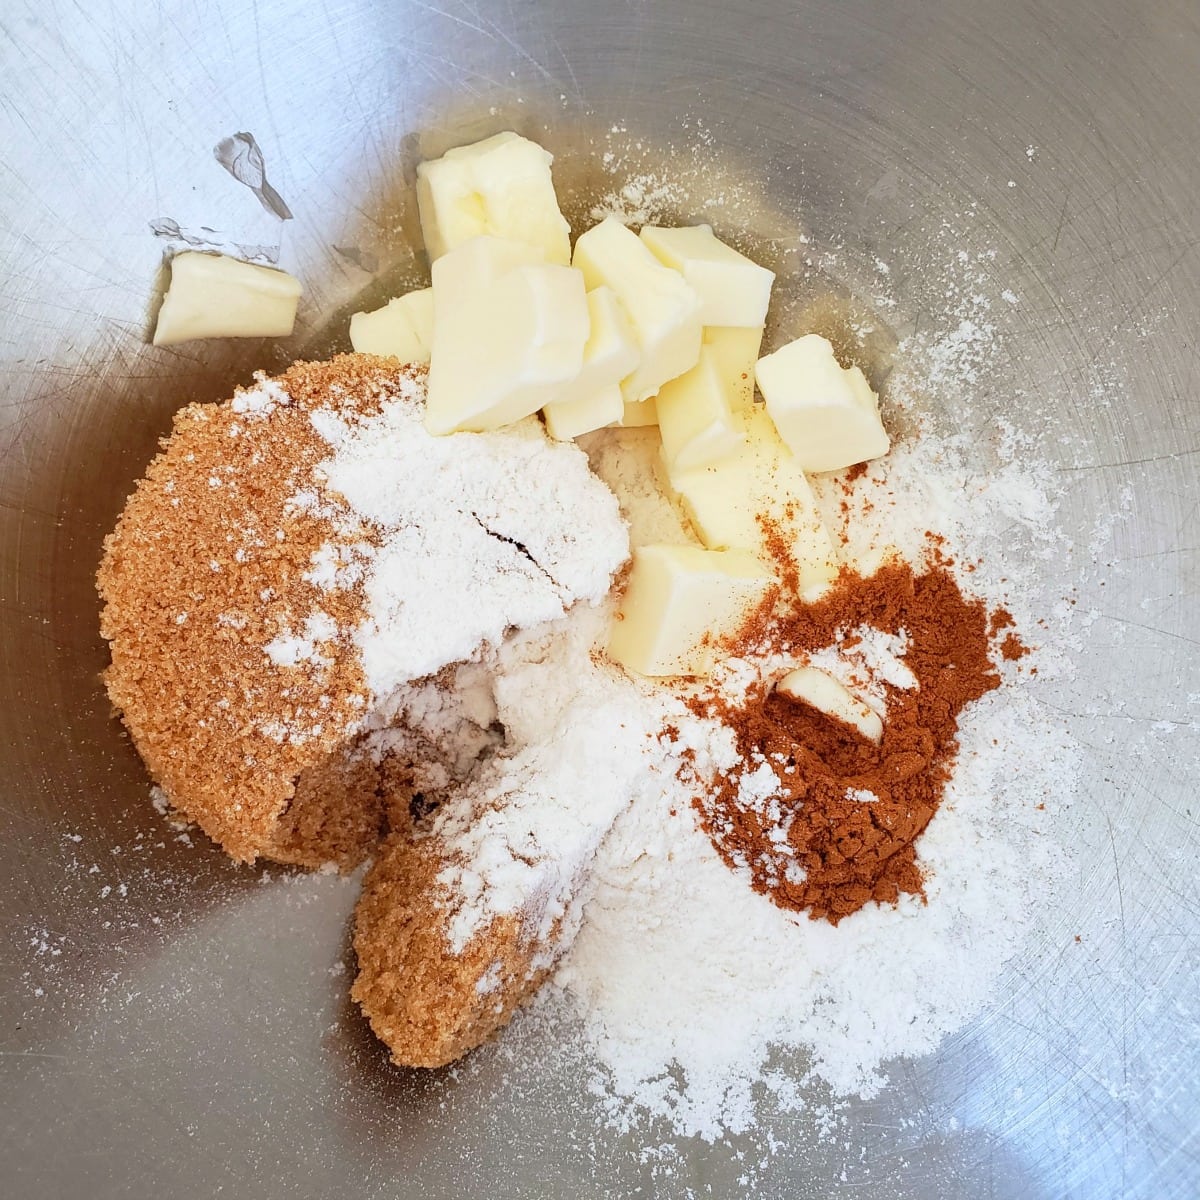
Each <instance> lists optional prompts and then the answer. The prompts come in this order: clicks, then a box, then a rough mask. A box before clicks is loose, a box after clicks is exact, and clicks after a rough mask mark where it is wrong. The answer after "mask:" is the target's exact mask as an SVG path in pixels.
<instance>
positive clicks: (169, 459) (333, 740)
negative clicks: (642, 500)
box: [97, 355, 420, 868]
mask: <svg viewBox="0 0 1200 1200" xmlns="http://www.w3.org/2000/svg"><path fill="white" fill-rule="evenodd" d="M419 374H420V368H412V367H401V366H400V365H399V364H398V363H396V362H395V361H394V360H390V359H382V358H374V357H371V356H366V355H342V356H340V357H338V358H335V359H333V360H331V361H329V362H321V363H297V364H295V365H294V366H293V367H291V368H290V369H289V370H288V371H286V372H285V373H284V374H283V375H281V376H280V377H279V378H278V379H277V380H271V379H265V378H263V377H261V376H260V377H259V379H258V382H257V385H256V386H255V387H252V388H249V389H239V391H238V393H237V395H235V396H234V397H233V398H232V399H230V400H228V401H225V402H224V403H221V404H216V405H206V404H192V405H188V406H187V407H186V408H184V409H182V410H181V411H180V412H179V413H178V414H177V415H176V417H175V424H174V429H173V431H172V433H171V435H170V436H169V437H167V438H166V439H164V441H163V443H162V451H161V453H160V454H159V455H158V457H157V458H155V460H154V461H153V462H152V463H151V464H150V467H149V469H148V470H147V472H146V475H145V477H144V478H143V479H142V480H141V481H140V482H139V483H138V485H137V487H136V489H135V490H134V492H133V494H132V495H131V496H130V497H129V500H128V502H127V503H126V506H125V510H124V512H123V513H122V515H121V518H120V520H119V522H118V523H117V527H116V529H115V530H114V532H113V533H112V534H111V535H110V536H109V537H108V538H107V539H106V541H105V544H104V558H103V561H102V563H101V565H100V569H99V572H98V575H97V586H98V588H99V590H100V594H101V597H102V599H103V601H104V608H103V612H102V614H101V632H102V633H103V635H104V637H105V638H107V639H108V641H109V644H110V649H111V653H112V665H111V666H110V667H109V668H108V671H107V672H106V674H105V682H106V684H107V687H108V692H109V696H110V697H111V698H112V701H113V703H114V704H115V705H116V707H117V708H118V709H119V711H120V713H121V715H122V717H123V719H124V721H125V724H126V726H127V727H128V729H129V732H130V734H131V735H132V737H133V741H134V744H135V745H136V746H137V749H138V751H139V753H140V754H141V756H142V758H143V759H144V761H145V763H146V765H147V767H148V768H149V770H150V773H151V775H152V776H153V777H154V779H155V780H156V781H157V782H158V783H159V784H160V785H161V786H162V788H163V789H164V790H165V792H166V794H167V797H168V798H169V800H170V801H171V804H172V805H173V806H174V807H175V808H176V809H178V810H179V811H180V812H181V813H182V814H183V815H184V816H185V817H187V818H188V819H190V820H193V821H195V822H196V823H197V824H199V825H200V827H201V828H202V829H203V830H204V831H205V832H206V833H207V834H208V835H209V836H210V837H212V838H213V839H214V840H215V841H217V842H219V843H220V844H221V845H222V846H223V847H224V848H225V850H226V851H228V853H229V854H230V855H231V856H232V857H233V858H235V859H238V860H240V861H252V860H254V859H255V858H256V857H258V856H260V855H262V856H265V857H268V858H272V859H276V860H278V861H282V862H288V863H296V864H299V865H303V866H310V867H315V866H320V865H323V864H325V863H329V862H332V863H336V864H337V865H338V866H340V867H342V868H348V867H350V866H353V865H354V864H355V863H357V862H359V861H360V860H361V859H362V858H363V856H364V855H365V854H366V853H367V852H368V851H369V850H370V849H371V848H372V847H373V846H374V845H375V844H376V842H377V840H378V838H379V836H380V833H381V829H382V826H383V822H384V800H383V796H384V795H385V794H386V792H387V790H388V788H387V787H385V786H383V785H382V784H381V782H380V780H381V771H382V772H385V773H386V771H387V770H388V767H387V765H386V764H381V763H379V762H377V761H376V760H375V756H372V755H371V754H368V753H366V751H365V747H364V746H363V745H362V740H361V737H360V734H359V727H360V723H361V720H362V717H363V715H364V711H365V709H366V708H367V707H368V704H369V696H368V689H367V687H366V683H365V681H364V676H363V671H362V665H361V661H360V657H359V653H358V650H357V648H356V646H355V644H354V641H353V633H354V630H355V628H356V627H357V625H358V623H359V621H360V620H361V618H362V614H363V596H362V592H361V585H360V584H358V583H357V582H354V581H353V579H352V578H346V579H344V580H342V581H341V582H337V581H336V580H335V581H333V582H332V584H331V582H330V581H329V580H320V581H318V577H317V576H316V575H315V573H314V556H318V555H319V553H320V552H321V551H322V548H323V547H327V545H328V543H330V541H331V539H334V538H335V537H336V541H337V542H338V543H339V544H341V545H346V544H354V543H356V542H357V543H359V544H361V545H362V546H364V547H367V548H369V547H370V546H371V545H372V544H373V542H374V541H375V540H376V534H375V532H374V531H373V530H372V529H371V528H369V527H366V526H363V525H362V524H361V523H360V522H357V521H356V520H355V519H354V518H353V517H352V515H351V514H350V513H349V511H348V509H347V506H346V505H345V504H344V502H342V501H341V500H340V498H339V497H337V496H336V495H331V494H326V493H325V492H324V491H323V490H322V489H321V487H320V481H319V479H318V478H317V477H316V475H315V474H314V469H315V468H316V467H317V464H318V463H320V462H321V461H322V460H323V459H325V458H326V457H328V455H329V452H330V448H329V445H328V443H327V442H326V441H325V440H324V439H323V438H322V437H321V436H320V435H319V434H318V433H317V431H316V429H315V428H314V427H313V423H312V420H311V419H310V418H311V413H312V412H313V410H314V409H317V408H322V409H332V410H333V411H334V412H335V413H336V414H337V415H338V416H339V417H340V418H341V419H343V420H346V421H349V422H351V423H352V422H354V421H355V420H359V419H361V418H363V417H365V416H369V415H371V414H372V413H374V412H377V411H378V410H379V407H380V404H381V401H382V400H383V398H385V397H386V396H387V395H388V394H390V393H392V392H394V390H395V388H396V385H397V382H398V381H399V380H400V377H401V376H406V377H407V378H408V379H410V380H411V379H414V378H417V377H418V376H419ZM314 614H319V616H320V619H319V620H318V621H317V622H316V624H315V626H314V625H313V624H311V623H309V624H307V625H306V623H308V622H310V618H312V617H313V615H314ZM306 629H307V631H308V633H310V634H312V635H313V636H312V637H310V638H309V639H308V643H309V644H308V645H303V638H304V636H305V631H306ZM298 643H299V644H301V645H302V647H303V649H304V650H309V649H311V652H310V653H299V654H297V652H296V650H295V646H296V645H297V644H298ZM272 644H274V645H276V646H278V647H281V649H280V650H277V652H276V653H275V655H274V656H272V655H271V654H270V653H268V649H267V648H268V647H269V646H271V645H272ZM289 645H291V646H292V650H291V652H289V649H288V647H289ZM392 783H393V784H394V781H392Z"/></svg>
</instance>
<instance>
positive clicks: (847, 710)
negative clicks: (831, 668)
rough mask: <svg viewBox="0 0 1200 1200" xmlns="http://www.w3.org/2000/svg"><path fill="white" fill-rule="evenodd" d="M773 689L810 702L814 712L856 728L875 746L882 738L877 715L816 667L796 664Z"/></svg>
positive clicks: (880, 724) (838, 681)
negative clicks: (797, 665)
mask: <svg viewBox="0 0 1200 1200" xmlns="http://www.w3.org/2000/svg"><path fill="white" fill-rule="evenodd" d="M775 690H776V691H779V692H782V693H783V694H784V695H785V696H790V697H791V698H792V699H793V700H799V701H800V702H801V703H803V704H810V705H812V707H813V708H815V709H816V710H817V711H818V712H822V713H824V714H825V715H826V716H827V717H832V718H833V719H834V720H835V721H841V722H842V724H843V725H849V726H850V727H851V728H852V729H855V730H857V731H858V732H859V733H860V734H862V736H863V737H864V738H866V739H867V741H869V742H874V743H875V744H876V745H877V746H878V745H879V743H880V742H881V741H883V721H882V720H881V719H880V716H879V714H878V713H877V712H876V711H875V710H874V709H873V708H870V707H868V706H867V705H866V704H864V703H863V702H862V701H861V700H860V699H859V698H858V697H857V696H855V695H854V694H853V692H851V691H850V690H849V689H848V688H847V687H846V686H845V685H844V684H843V683H842V682H841V680H839V679H834V677H833V676H832V675H829V674H827V673H826V672H825V671H821V670H819V669H818V668H816V667H797V668H796V669H795V670H794V671H789V672H788V673H787V674H786V675H785V676H784V677H783V678H782V679H781V680H780V681H779V682H778V683H777V684H776V685H775Z"/></svg>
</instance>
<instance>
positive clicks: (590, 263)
mask: <svg viewBox="0 0 1200 1200" xmlns="http://www.w3.org/2000/svg"><path fill="white" fill-rule="evenodd" d="M572 262H573V263H574V265H575V266H576V267H578V268H579V270H581V271H582V272H583V275H584V279H585V280H586V282H587V286H588V288H589V290H590V289H592V288H598V287H600V286H602V285H605V286H608V287H610V288H612V290H613V291H614V292H615V293H616V297H617V299H618V300H619V301H620V302H621V307H622V308H624V310H625V314H626V316H628V318H629V322H630V324H631V325H632V326H633V332H634V336H635V337H636V339H637V343H638V350H639V352H640V355H641V358H640V360H639V362H638V364H637V366H636V367H635V368H634V369H633V371H632V372H630V374H629V375H628V376H627V377H626V378H625V380H624V381H623V382H622V384H621V391H622V392H623V393H624V395H625V399H626V400H629V401H633V402H636V401H640V400H648V399H649V398H650V397H652V396H653V395H654V394H655V393H656V392H657V391H658V389H659V388H660V387H662V385H663V384H664V383H666V382H667V380H668V379H674V378H675V377H676V376H677V375H682V374H683V373H684V372H685V371H690V370H691V369H692V367H694V366H695V365H696V359H697V358H699V357H700V337H701V321H700V299H699V297H698V296H697V295H696V293H695V292H694V291H693V290H692V288H691V287H690V286H689V285H688V284H687V282H686V281H685V280H684V278H683V276H682V275H680V274H679V273H678V272H677V271H672V270H671V269H670V268H669V267H664V266H663V265H662V263H660V262H659V261H658V259H656V258H655V257H654V255H653V254H651V253H650V251H649V250H648V249H646V247H645V245H644V244H643V243H642V242H641V240H640V239H639V238H638V236H637V234H636V233H634V232H633V231H632V230H630V229H626V228H625V226H624V225H622V224H621V222H620V221H618V220H617V219H616V217H607V218H605V220H603V221H601V222H600V224H599V225H597V226H595V227H594V228H592V229H589V230H588V231H587V233H585V234H583V235H582V236H581V237H580V238H579V240H578V241H577V242H576V243H575V255H574V258H573V259H572Z"/></svg>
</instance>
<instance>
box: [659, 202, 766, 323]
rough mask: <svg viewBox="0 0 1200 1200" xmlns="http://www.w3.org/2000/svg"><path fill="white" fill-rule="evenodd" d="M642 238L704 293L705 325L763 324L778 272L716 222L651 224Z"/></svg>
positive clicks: (703, 320) (701, 297)
mask: <svg viewBox="0 0 1200 1200" xmlns="http://www.w3.org/2000/svg"><path fill="white" fill-rule="evenodd" d="M641 238H642V241H643V242H645V243H646V245H647V246H648V247H649V249H650V251H651V253H652V254H653V255H654V257H655V258H657V259H658V261H659V262H661V263H662V264H663V265H664V266H667V267H670V268H671V269H672V270H675V271H678V272H679V273H680V274H681V275H682V276H683V277H684V279H686V280H687V281H688V283H689V284H691V286H692V288H693V289H694V291H695V292H696V295H698V296H699V297H700V320H701V322H702V323H703V324H705V325H745V326H752V327H757V328H761V327H762V326H763V324H765V322H766V319H767V306H768V305H769V304H770V302H771V286H772V284H774V282H775V273H774V272H773V271H768V270H767V268H766V267H760V266H759V265H758V263H756V262H754V261H753V260H751V259H749V258H747V257H746V256H745V255H744V254H739V253H738V251H736V250H735V249H734V248H733V247H732V246H727V245H725V243H724V242H722V241H721V240H720V239H719V238H717V237H716V236H714V234H713V231H712V226H711V225H690V226H687V227H684V228H681V229H665V228H662V227H660V226H657V225H646V226H644V227H643V229H642V233H641Z"/></svg>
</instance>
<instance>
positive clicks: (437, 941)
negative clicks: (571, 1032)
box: [350, 832, 553, 1067]
mask: <svg viewBox="0 0 1200 1200" xmlns="http://www.w3.org/2000/svg"><path fill="white" fill-rule="evenodd" d="M449 862H450V851H449V849H448V847H447V846H446V845H445V843H444V842H443V841H442V839H441V838H439V837H437V836H436V835H430V836H425V837H419V836H418V837H416V838H413V837H412V836H411V834H409V833H407V832H402V833H398V834H396V835H393V836H392V837H390V838H388V839H387V841H386V842H385V843H384V845H383V848H382V850H381V851H380V853H379V855H378V857H377V858H376V860H375V862H374V864H373V865H372V867H371V869H370V871H369V872H368V874H367V879H366V883H365V884H364V887H363V894H362V898H361V899H360V900H359V902H358V909H357V911H356V913H355V918H354V950H355V953H356V954H357V955H358V975H357V977H356V978H355V980H354V987H353V989H352V990H351V993H350V994H351V996H353V998H354V999H355V1000H356V1001H358V1003H359V1005H361V1007H362V1010H363V1013H364V1015H365V1016H366V1018H367V1020H368V1021H370V1023H371V1028H372V1029H373V1030H374V1031H375V1034H376V1036H377V1037H379V1038H380V1040H381V1041H383V1042H384V1043H385V1044H386V1045H387V1047H388V1049H389V1050H391V1052H392V1060H393V1061H394V1062H396V1063H398V1064H399V1065H401V1066H406V1067H441V1066H445V1064H446V1063H449V1062H453V1061H454V1060H455V1059H456V1058H461V1057H462V1055H464V1054H466V1053H467V1052H468V1051H469V1050H473V1049H474V1048H475V1047H476V1046H478V1045H480V1044H481V1043H483V1042H485V1041H487V1040H488V1039H489V1038H491V1037H492V1036H494V1035H495V1034H496V1033H498V1032H499V1031H500V1030H501V1029H503V1028H504V1026H505V1025H507V1024H508V1022H509V1021H510V1020H511V1019H512V1016H513V1013H514V1012H515V1011H516V1010H517V1008H519V1007H520V1006H521V1005H522V1004H523V1003H524V1002H525V1001H526V1000H527V999H529V997H530V996H532V995H533V993H534V992H535V991H537V989H538V988H539V987H540V986H541V985H542V983H543V982H544V980H545V979H546V976H547V975H548V974H549V972H550V971H551V970H552V969H553V967H552V966H547V967H543V968H541V969H536V970H535V969H534V967H533V958H534V956H535V955H536V954H538V953H539V952H540V951H542V950H544V946H543V945H542V943H541V942H539V941H536V940H534V941H531V940H530V938H529V937H528V935H527V934H526V933H525V932H524V931H523V927H522V917H521V914H519V913H518V914H514V915H513V916H504V917H497V918H496V919H495V920H494V921H492V923H491V924H490V925H489V926H488V927H487V929H486V930H485V931H484V932H483V933H481V934H479V935H478V936H476V937H474V938H472V939H471V941H470V942H469V943H468V944H467V945H466V947H465V948H464V949H463V951H462V953H461V954H454V953H452V951H451V947H450V942H449V934H448V930H447V922H448V920H449V917H450V915H451V914H450V913H449V912H448V911H447V910H446V909H444V908H443V907H441V906H440V904H439V893H440V891H441V889H440V887H439V885H438V882H437V877H438V874H439V872H441V870H442V869H443V868H444V867H446V866H447V865H448V864H449Z"/></svg>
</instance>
